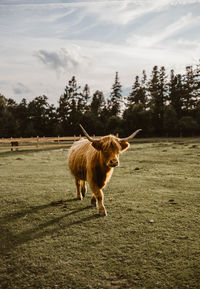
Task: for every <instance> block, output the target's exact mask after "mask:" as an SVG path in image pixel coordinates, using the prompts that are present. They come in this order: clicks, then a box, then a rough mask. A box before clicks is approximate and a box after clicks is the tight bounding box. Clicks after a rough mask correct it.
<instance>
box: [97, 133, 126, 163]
mask: <svg viewBox="0 0 200 289" xmlns="http://www.w3.org/2000/svg"><path fill="white" fill-rule="evenodd" d="M92 146H93V147H94V148H95V149H96V150H98V151H100V152H101V156H102V160H103V163H104V164H105V165H106V166H107V167H110V168H114V167H118V166H119V154H120V153H121V152H123V151H125V150H126V149H127V148H128V147H129V143H128V142H126V141H120V140H119V139H118V138H116V137H114V136H106V137H103V138H102V139H100V140H98V141H93V142H92Z"/></svg>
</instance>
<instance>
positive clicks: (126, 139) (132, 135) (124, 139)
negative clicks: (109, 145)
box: [120, 129, 142, 141]
mask: <svg viewBox="0 0 200 289" xmlns="http://www.w3.org/2000/svg"><path fill="white" fill-rule="evenodd" d="M141 130H142V129H138V130H136V131H135V132H134V133H132V134H131V135H130V136H128V137H126V138H120V140H123V141H130V140H131V139H132V138H134V137H135V136H136V134H137V133H138V132H139V131H141Z"/></svg>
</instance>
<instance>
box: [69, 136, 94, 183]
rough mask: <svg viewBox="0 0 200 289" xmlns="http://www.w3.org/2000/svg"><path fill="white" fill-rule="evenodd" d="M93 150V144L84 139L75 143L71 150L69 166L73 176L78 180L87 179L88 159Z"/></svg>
mask: <svg viewBox="0 0 200 289" xmlns="http://www.w3.org/2000/svg"><path fill="white" fill-rule="evenodd" d="M91 149H92V148H91V143H90V142H89V141H88V140H86V139H82V140H79V141H77V142H75V143H74V144H73V145H72V146H71V148H70V150H69V153H68V166H69V169H70V171H71V173H72V175H74V176H75V177H76V178H78V179H81V180H86V178H87V158H88V155H89V153H90V150H91Z"/></svg>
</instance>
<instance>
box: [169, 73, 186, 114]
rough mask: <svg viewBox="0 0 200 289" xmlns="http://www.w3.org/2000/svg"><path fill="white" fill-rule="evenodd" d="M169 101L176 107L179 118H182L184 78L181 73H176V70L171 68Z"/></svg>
mask: <svg viewBox="0 0 200 289" xmlns="http://www.w3.org/2000/svg"><path fill="white" fill-rule="evenodd" d="M168 87H169V92H168V101H169V104H170V105H171V106H172V107H173V108H174V110H175V112H176V114H177V118H178V119H180V117H181V116H182V114H183V112H182V108H183V100H182V95H183V94H184V86H183V79H182V75H181V74H177V75H175V74H174V70H173V69H172V70H171V74H170V81H169V83H168Z"/></svg>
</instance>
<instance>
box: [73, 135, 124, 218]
mask: <svg viewBox="0 0 200 289" xmlns="http://www.w3.org/2000/svg"><path fill="white" fill-rule="evenodd" d="M128 147H129V143H128V142H126V141H124V140H120V139H118V138H117V137H115V136H113V135H109V136H105V137H102V138H101V139H100V140H94V141H93V142H90V141H88V140H87V139H81V140H79V141H77V142H75V143H74V144H73V145H72V147H71V148H70V150H69V155H68V165H69V168H70V171H71V173H72V175H73V176H74V178H75V182H76V187H77V199H79V200H81V199H82V198H83V197H84V196H85V194H86V182H88V184H89V185H90V188H91V190H92V192H93V197H92V200H91V203H92V205H94V206H96V203H98V208H99V214H100V215H102V216H105V215H107V212H106V209H105V207H104V202H103V199H104V195H103V191H102V189H103V188H104V187H105V185H106V184H107V182H108V181H109V179H110V178H111V176H112V173H113V168H114V167H117V166H119V153H121V152H122V151H124V150H126V149H127V148H128Z"/></svg>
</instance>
